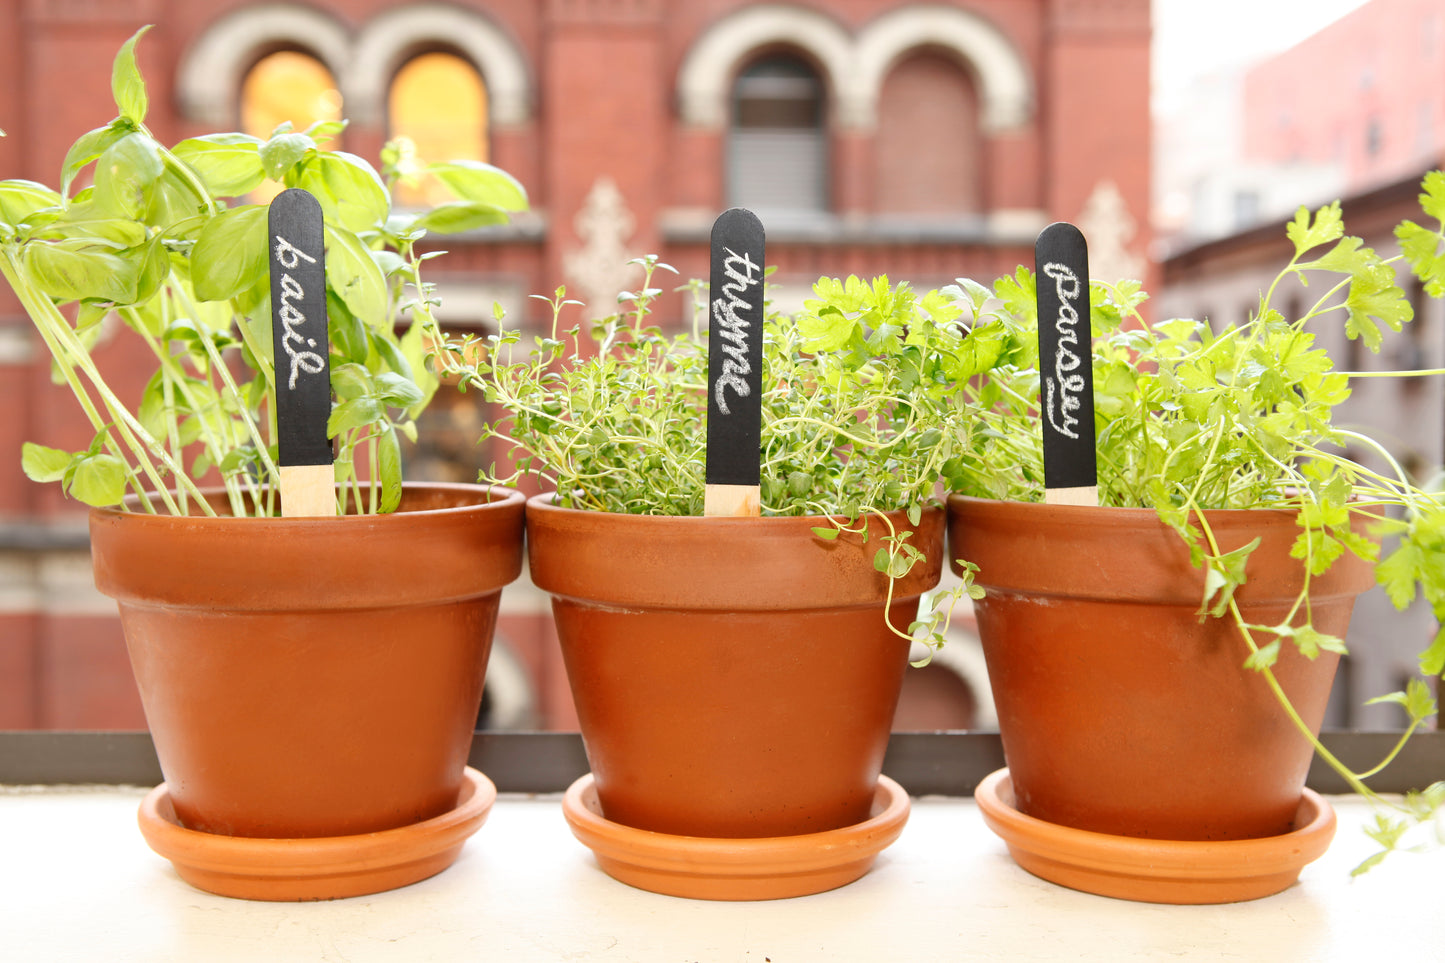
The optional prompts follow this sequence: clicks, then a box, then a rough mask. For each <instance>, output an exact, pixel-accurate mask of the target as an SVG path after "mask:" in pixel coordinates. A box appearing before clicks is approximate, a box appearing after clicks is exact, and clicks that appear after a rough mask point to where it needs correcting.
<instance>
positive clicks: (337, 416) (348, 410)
mask: <svg viewBox="0 0 1445 963" xmlns="http://www.w3.org/2000/svg"><path fill="white" fill-rule="evenodd" d="M383 414H384V412H383V411H382V409H381V403H380V402H378V401H377V400H376V399H375V398H373V397H371V396H370V395H364V396H362V397H360V398H353V399H351V400H350V401H343V402H342V403H341V404H339V405H337V406H336V407H335V408H332V409H331V417H329V418H328V419H327V420H326V434H327V437H330V438H335V437H336V436H337V435H341V434H344V433H345V432H348V431H353V430H355V429H357V428H364V427H366V426H367V425H370V424H374V423H376V422H378V421H380V420H381V418H382V415H383Z"/></svg>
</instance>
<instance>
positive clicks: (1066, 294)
mask: <svg viewBox="0 0 1445 963" xmlns="http://www.w3.org/2000/svg"><path fill="white" fill-rule="evenodd" d="M1034 269H1035V272H1036V281H1037V285H1038V293H1037V298H1038V309H1039V374H1040V379H1039V410H1040V415H1041V417H1040V419H1039V420H1040V421H1041V422H1042V423H1043V433H1044V502H1045V503H1046V504H1049V505H1097V504H1099V476H1098V464H1097V460H1096V453H1095V449H1094V366H1093V348H1092V336H1091V333H1090V328H1089V248H1088V245H1087V244H1086V243H1085V241H1084V235H1083V233H1082V232H1081V231H1080V230H1079V229H1078V228H1077V227H1075V226H1074V225H1072V224H1069V223H1068V222H1066V221H1059V222H1057V223H1054V224H1050V225H1049V226H1048V227H1046V228H1044V229H1043V231H1042V232H1041V233H1040V234H1039V236H1038V240H1037V241H1036V242H1035V243H1034Z"/></svg>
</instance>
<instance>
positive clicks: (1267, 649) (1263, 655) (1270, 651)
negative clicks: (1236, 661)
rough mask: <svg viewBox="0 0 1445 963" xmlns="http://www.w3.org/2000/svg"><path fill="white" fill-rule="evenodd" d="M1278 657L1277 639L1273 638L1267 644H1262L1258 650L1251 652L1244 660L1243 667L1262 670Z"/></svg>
mask: <svg viewBox="0 0 1445 963" xmlns="http://www.w3.org/2000/svg"><path fill="white" fill-rule="evenodd" d="M1278 659H1279V639H1275V640H1274V641H1273V642H1271V643H1269V644H1268V645H1262V646H1260V647H1259V649H1258V650H1256V651H1254V652H1251V653H1250V654H1249V658H1247V659H1245V660H1244V667H1245V668H1246V669H1251V670H1253V671H1255V672H1263V671H1264V670H1265V669H1268V668H1269V667H1270V666H1272V665H1274V664H1275V662H1276V661H1277V660H1278Z"/></svg>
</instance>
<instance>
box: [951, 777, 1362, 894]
mask: <svg viewBox="0 0 1445 963" xmlns="http://www.w3.org/2000/svg"><path fill="white" fill-rule="evenodd" d="M974 799H975V801H976V802H977V803H978V807H979V811H980V812H981V813H982V814H983V817H984V821H985V822H987V823H988V825H989V828H990V829H992V830H993V831H994V832H995V833H997V834H998V835H999V836H1000V837H1001V838H1003V840H1004V841H1005V842H1006V843H1007V844H1008V846H1009V848H1010V849H1013V848H1015V847H1019V848H1021V849H1023V850H1024V851H1025V852H1027V853H1029V854H1031V855H1033V856H1036V857H1038V858H1041V859H1044V860H1048V861H1050V862H1054V863H1059V864H1063V865H1066V866H1068V867H1070V868H1071V869H1074V870H1083V871H1086V872H1092V873H1096V874H1098V875H1100V876H1120V875H1129V876H1133V877H1135V878H1136V879H1145V878H1147V879H1150V880H1152V881H1153V884H1154V885H1158V886H1161V887H1168V886H1169V885H1170V883H1171V882H1174V883H1177V884H1180V885H1187V884H1188V883H1189V882H1191V881H1212V880H1232V879H1241V878H1245V877H1265V876H1271V875H1276V874H1279V873H1282V872H1288V871H1293V872H1294V873H1296V874H1297V873H1298V872H1299V870H1300V869H1301V868H1302V867H1303V866H1304V865H1305V864H1306V863H1310V862H1313V861H1314V860H1315V859H1318V858H1319V857H1320V856H1321V855H1323V854H1324V852H1325V850H1326V849H1327V848H1328V847H1329V844H1330V841H1331V840H1332V839H1333V838H1334V834H1335V811H1334V809H1333V808H1331V806H1330V804H1329V802H1328V801H1326V800H1325V798H1324V797H1323V796H1321V795H1320V794H1319V793H1316V792H1315V791H1313V790H1312V789H1309V788H1304V789H1303V791H1302V795H1301V797H1300V805H1299V809H1298V811H1297V814H1296V816H1295V828H1294V829H1293V830H1292V831H1291V832H1288V833H1285V834H1283V835H1280V836H1265V837H1260V838H1255V839H1227V840H1169V839H1152V838H1145V837H1135V836H1113V835H1109V834H1108V833H1099V832H1093V831H1091V830H1086V829H1075V828H1073V827H1070V826H1061V825H1058V824H1056V823H1050V822H1045V821H1044V820H1042V819H1037V818H1035V817H1033V816H1028V815H1025V814H1024V813H1022V812H1020V811H1019V810H1018V808H1017V805H1016V803H1015V802H1014V795H1013V781H1012V779H1011V778H1010V776H1009V771H1008V769H1006V768H1005V769H999V770H997V771H996V772H993V773H990V774H989V775H988V776H986V777H984V779H983V781H982V782H981V783H979V785H978V788H977V789H976V790H974ZM1071 885H1072V884H1071ZM1104 895H1113V894H1110V893H1105V894H1104Z"/></svg>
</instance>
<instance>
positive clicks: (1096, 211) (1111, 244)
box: [1078, 180, 1145, 282]
mask: <svg viewBox="0 0 1445 963" xmlns="http://www.w3.org/2000/svg"><path fill="white" fill-rule="evenodd" d="M1078 224H1079V230H1081V231H1083V232H1084V237H1086V238H1088V240H1089V273H1090V274H1091V275H1093V276H1094V277H1096V278H1098V279H1099V280H1101V281H1109V282H1115V281H1122V280H1124V279H1131V280H1143V279H1144V271H1145V264H1144V258H1142V257H1140V256H1139V255H1138V254H1135V253H1133V252H1132V251H1130V250H1129V242H1130V241H1132V240H1133V239H1134V235H1135V234H1137V233H1138V229H1139V226H1138V224H1137V223H1136V222H1135V220H1134V218H1133V216H1132V215H1131V214H1130V213H1129V205H1128V203H1127V202H1126V201H1125V200H1124V195H1123V194H1121V193H1120V192H1119V186H1118V185H1117V184H1115V183H1114V182H1113V181H1111V180H1102V181H1099V183H1098V184H1095V185H1094V190H1093V191H1092V192H1091V193H1090V194H1089V199H1088V200H1086V201H1085V202H1084V209H1083V211H1082V212H1081V213H1080V214H1079V221H1078Z"/></svg>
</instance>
